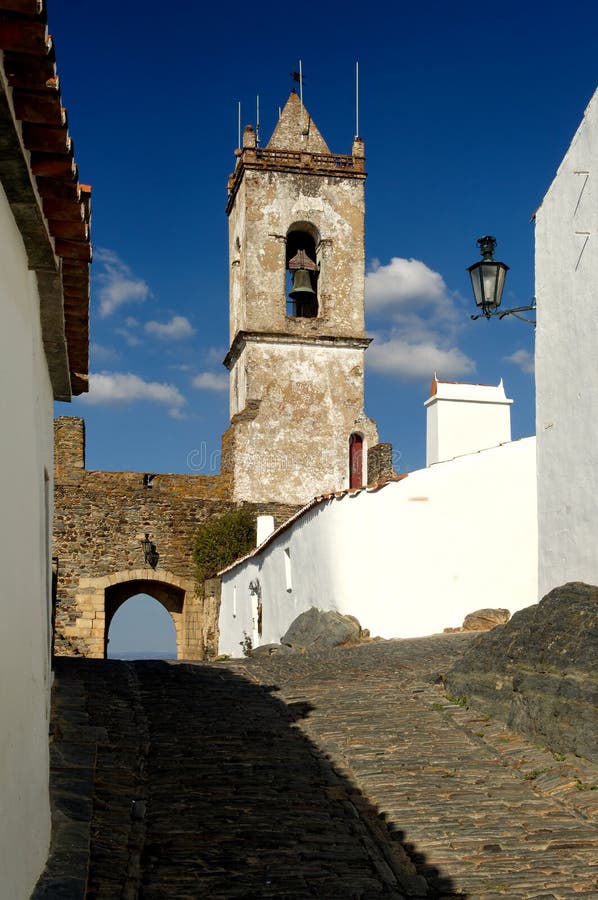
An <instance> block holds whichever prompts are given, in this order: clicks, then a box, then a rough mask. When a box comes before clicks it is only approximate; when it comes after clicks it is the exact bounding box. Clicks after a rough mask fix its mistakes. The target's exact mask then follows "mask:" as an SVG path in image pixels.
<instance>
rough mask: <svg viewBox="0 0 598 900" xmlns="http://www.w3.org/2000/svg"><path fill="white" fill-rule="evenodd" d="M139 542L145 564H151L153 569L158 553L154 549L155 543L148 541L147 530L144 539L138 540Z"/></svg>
mask: <svg viewBox="0 0 598 900" xmlns="http://www.w3.org/2000/svg"><path fill="white" fill-rule="evenodd" d="M140 543H141V547H142V549H143V558H144V562H145V564H146V566H151V567H152V569H155V568H156V566H157V565H158V560H159V559H160V554H159V553H158V551H157V550H156V545H155V544H152V542H151V541H150V536H149V534H148V533H147V532H146V534H145V537H144V539H143V540H142V541H140Z"/></svg>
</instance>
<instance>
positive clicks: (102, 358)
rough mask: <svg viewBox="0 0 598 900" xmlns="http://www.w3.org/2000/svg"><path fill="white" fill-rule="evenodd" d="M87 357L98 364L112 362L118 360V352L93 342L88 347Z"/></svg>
mask: <svg viewBox="0 0 598 900" xmlns="http://www.w3.org/2000/svg"><path fill="white" fill-rule="evenodd" d="M89 355H90V356H91V357H92V358H93V359H96V360H97V361H98V362H112V361H113V360H115V359H117V358H118V352H117V351H116V350H115V349H114V348H113V347H105V346H104V345H103V344H96V343H95V341H92V343H91V344H90V345H89Z"/></svg>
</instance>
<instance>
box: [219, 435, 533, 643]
mask: <svg viewBox="0 0 598 900" xmlns="http://www.w3.org/2000/svg"><path fill="white" fill-rule="evenodd" d="M535 454H536V451H535V439H534V438H526V439H524V440H521V441H516V442H513V443H509V444H505V445H503V446H501V447H497V448H494V449H490V450H484V451H482V452H480V453H474V454H471V455H468V456H462V457H459V458H458V459H454V460H450V461H448V462H443V463H438V464H437V465H435V466H432V467H431V468H428V469H422V470H420V471H417V472H413V473H412V474H410V475H409V476H408V477H407V478H405V479H403V480H401V481H398V482H391V483H390V484H388V485H387V486H386V487H384V488H382V489H381V490H379V491H377V492H368V491H366V490H364V491H361V492H359V493H357V494H354V495H351V494H345V495H344V496H343V497H342V498H341V499H335V498H333V499H329V500H324V501H321V502H320V503H319V504H316V505H315V506H313V507H312V508H308V509H307V510H306V512H304V513H303V514H302V515H301V516H300V517H299V518H298V519H297V520H296V521H295V522H294V524H292V525H291V526H289V527H288V528H287V529H286V530H282V531H281V532H280V533H279V534H275V535H274V537H273V538H272V539H271V541H270V543H266V545H265V546H264V548H263V549H262V550H261V551H260V550H258V551H256V552H255V553H254V554H253V555H252V556H250V557H249V558H247V559H246V560H245V561H244V562H241V563H239V564H238V565H237V566H235V567H234V568H232V569H230V570H229V571H228V572H225V573H224V574H223V577H222V606H221V615H220V652H221V653H228V654H231V655H234V656H238V655H239V644H240V642H241V641H242V639H243V630H245V631H246V632H247V633H250V629H251V633H252V634H254V636H255V629H254V628H253V623H252V606H251V604H252V597H251V594H250V590H249V583H250V582H251V581H254V580H255V579H256V578H257V579H259V583H260V588H261V594H262V603H263V630H262V635H261V637H259V638H258V639H257V640H255V641H254V644H257V643H271V642H276V641H278V640H279V639H280V637H281V636H282V634H283V633H284V631H285V630H286V629H287V627H288V625H289V624H290V623H291V622H292V621H293V619H294V618H296V616H297V615H299V613H301V612H303V611H305V610H306V609H309V607H311V606H316V607H318V608H320V609H336V610H339V611H340V612H342V613H350V614H351V615H355V616H357V618H358V619H359V621H360V622H361V624H362V626H363V627H365V628H369V629H370V631H371V633H372V635H380V636H381V637H385V638H391V637H413V636H418V635H425V634H432V633H434V632H438V631H442V629H444V628H447V627H454V626H458V625H461V623H462V621H463V618H464V617H465V615H466V614H467V613H469V612H472V611H473V610H475V609H480V608H481V607H504V608H507V609H509V610H510V611H511V612H515V611H516V610H518V609H522V608H523V607H525V606H529V605H530V604H531V603H534V602H536V599H537V539H536V535H537V519H536V516H537V511H536V469H535ZM285 555H286V556H287V560H288V561H287V562H286V563H285ZM289 565H290V570H291V571H290V579H289V572H288V569H289ZM233 598H234V601H233ZM233 602H234V603H235V604H236V610H235V613H234V614H233ZM255 637H257V636H255Z"/></svg>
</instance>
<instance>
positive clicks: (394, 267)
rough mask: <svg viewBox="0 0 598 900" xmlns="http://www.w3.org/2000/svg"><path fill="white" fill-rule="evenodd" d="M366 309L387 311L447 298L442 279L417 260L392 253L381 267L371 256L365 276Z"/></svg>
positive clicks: (437, 273) (437, 301)
mask: <svg viewBox="0 0 598 900" xmlns="http://www.w3.org/2000/svg"><path fill="white" fill-rule="evenodd" d="M365 293H366V303H367V307H368V311H369V312H372V313H375V312H388V311H392V310H395V309H397V308H401V307H408V306H409V305H413V304H414V303H417V304H425V305H430V304H431V305H433V306H437V305H439V304H441V303H444V302H445V301H446V300H447V299H449V301H450V297H449V292H448V290H447V287H446V284H445V283H444V278H443V277H442V275H440V273H439V272H434V270H433V269H430V268H428V266H427V265H426V264H425V263H423V262H421V261H420V260H419V259H402V258H401V257H398V256H393V258H392V259H391V261H390V262H389V263H388V265H386V266H383V265H381V264H380V261H379V260H377V259H375V260H374V261H373V263H372V268H371V271H370V272H368V273H367V275H366V279H365Z"/></svg>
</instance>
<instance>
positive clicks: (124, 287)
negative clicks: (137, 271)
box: [95, 248, 150, 318]
mask: <svg viewBox="0 0 598 900" xmlns="http://www.w3.org/2000/svg"><path fill="white" fill-rule="evenodd" d="M95 258H96V261H97V262H99V263H101V265H102V269H101V271H100V272H99V273H98V275H97V279H98V281H99V283H100V290H99V296H100V316H102V317H103V318H105V317H106V316H109V315H111V313H113V312H114V310H115V309H118V307H119V306H122V305H123V303H143V301H144V300H146V299H147V298H148V297H149V294H150V289H149V287H148V285H147V284H146V282H145V281H144V280H143V279H142V278H136V277H135V276H134V275H133V273H132V271H131V269H130V268H129V266H128V265H127V264H126V263H124V262H123V261H122V259H120V257H119V256H118V255H117V254H116V253H114V252H113V251H112V250H107V249H106V248H100V249H98V250H96V253H95Z"/></svg>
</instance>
